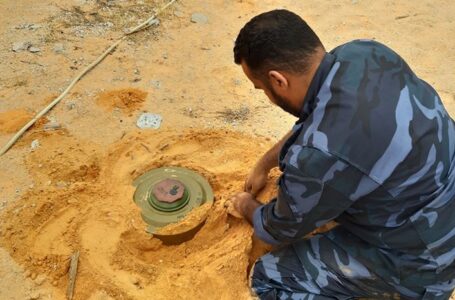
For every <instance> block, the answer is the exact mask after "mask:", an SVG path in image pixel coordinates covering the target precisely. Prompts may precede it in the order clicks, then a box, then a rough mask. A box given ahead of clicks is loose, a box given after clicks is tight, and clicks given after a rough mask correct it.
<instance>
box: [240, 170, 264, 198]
mask: <svg viewBox="0 0 455 300" xmlns="http://www.w3.org/2000/svg"><path fill="white" fill-rule="evenodd" d="M269 171H270V169H266V168H264V167H263V164H262V163H261V162H258V163H257V164H256V166H255V167H254V168H253V170H251V172H250V174H249V175H248V177H247V179H246V180H245V187H244V191H245V192H247V193H250V194H252V195H253V196H256V195H257V194H258V193H259V192H260V191H261V190H262V189H263V188H264V187H265V185H266V183H267V177H268V175H269Z"/></svg>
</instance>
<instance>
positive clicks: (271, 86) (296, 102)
mask: <svg viewBox="0 0 455 300" xmlns="http://www.w3.org/2000/svg"><path fill="white" fill-rule="evenodd" d="M324 53H325V50H324V47H323V45H322V43H321V41H320V40H319V38H318V36H317V35H316V34H315V33H314V31H313V30H312V29H311V28H310V27H309V26H308V25H307V24H306V22H305V21H304V20H302V19H301V18H300V17H299V16H298V15H296V14H294V13H292V12H290V11H287V10H274V11H270V12H267V13H263V14H260V15H258V16H256V17H254V18H253V19H251V20H250V21H249V22H248V23H247V24H246V25H245V26H244V27H243V28H242V30H240V33H239V35H238V37H237V40H236V41H235V47H234V60H235V63H236V64H239V65H242V68H243V71H244V72H245V74H246V76H247V77H248V78H249V79H250V80H251V81H252V82H253V84H254V86H255V87H256V88H259V89H262V90H264V92H265V93H266V95H267V96H268V97H269V99H270V100H271V101H272V102H273V103H275V104H276V105H278V106H280V107H281V108H282V109H284V110H285V111H287V112H289V113H291V114H293V115H296V116H298V115H299V113H300V109H301V106H302V104H303V100H304V97H305V94H306V91H307V90H308V86H309V84H310V82H311V79H312V78H313V75H314V73H315V71H316V69H317V67H318V66H319V63H320V61H321V60H322V58H323V55H324Z"/></svg>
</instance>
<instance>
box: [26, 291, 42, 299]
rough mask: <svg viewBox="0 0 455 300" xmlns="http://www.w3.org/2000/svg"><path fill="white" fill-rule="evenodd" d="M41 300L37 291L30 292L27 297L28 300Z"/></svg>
mask: <svg viewBox="0 0 455 300" xmlns="http://www.w3.org/2000/svg"><path fill="white" fill-rule="evenodd" d="M39 298H41V293H40V292H39V291H32V292H30V295H29V296H28V299H30V300H37V299H39Z"/></svg>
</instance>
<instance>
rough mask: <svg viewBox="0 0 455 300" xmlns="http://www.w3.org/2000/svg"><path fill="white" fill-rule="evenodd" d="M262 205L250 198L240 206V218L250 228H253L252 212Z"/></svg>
mask: <svg viewBox="0 0 455 300" xmlns="http://www.w3.org/2000/svg"><path fill="white" fill-rule="evenodd" d="M261 205H262V204H261V203H260V202H258V201H257V200H256V199H254V198H253V197H251V198H250V199H248V200H247V201H243V203H242V205H241V208H240V209H241V211H240V213H241V214H242V216H243V217H244V218H245V219H246V220H247V221H248V223H250V225H251V226H253V214H254V211H255V210H256V209H257V208H258V207H259V206H261Z"/></svg>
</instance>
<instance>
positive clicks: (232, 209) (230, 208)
mask: <svg viewBox="0 0 455 300" xmlns="http://www.w3.org/2000/svg"><path fill="white" fill-rule="evenodd" d="M225 207H226V211H227V213H228V214H230V215H231V216H233V217H235V218H238V219H242V218H243V217H242V215H241V214H240V213H239V212H238V211H237V210H236V209H235V206H234V202H233V201H232V200H230V201H226V204H225Z"/></svg>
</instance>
